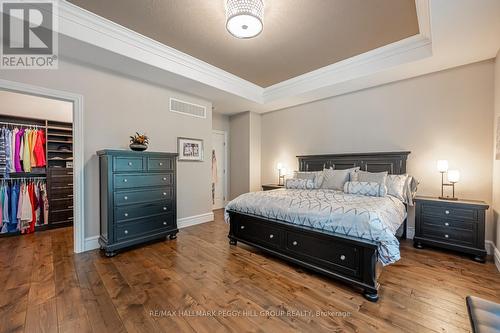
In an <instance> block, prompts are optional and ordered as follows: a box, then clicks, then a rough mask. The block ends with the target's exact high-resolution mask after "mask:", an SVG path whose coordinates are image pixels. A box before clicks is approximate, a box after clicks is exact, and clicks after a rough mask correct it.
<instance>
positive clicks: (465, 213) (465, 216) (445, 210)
mask: <svg viewBox="0 0 500 333" xmlns="http://www.w3.org/2000/svg"><path fill="white" fill-rule="evenodd" d="M421 210H422V214H423V215H432V216H439V217H444V218H453V219H461V220H470V221H475V220H477V211H476V210H475V209H473V208H458V207H451V206H450V205H447V206H445V205H439V204H434V203H424V204H422V207H421Z"/></svg>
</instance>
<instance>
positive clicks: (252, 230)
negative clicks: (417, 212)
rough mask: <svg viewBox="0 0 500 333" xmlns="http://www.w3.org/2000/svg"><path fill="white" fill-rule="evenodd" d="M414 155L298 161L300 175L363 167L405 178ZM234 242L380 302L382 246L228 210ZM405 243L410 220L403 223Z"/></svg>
mask: <svg viewBox="0 0 500 333" xmlns="http://www.w3.org/2000/svg"><path fill="white" fill-rule="evenodd" d="M409 154H410V152H408V151H403V152H388V153H357V154H332V155H310V156H297V158H298V159H299V170H300V171H320V170H323V168H329V167H330V166H333V165H335V169H348V168H352V167H360V168H361V170H365V171H370V172H381V171H388V172H389V174H404V173H406V159H407V157H408V155H409ZM228 213H229V216H230V229H229V235H228V237H229V243H230V244H231V245H236V244H237V242H238V241H240V242H242V243H245V244H248V245H251V246H253V247H256V248H258V249H260V250H263V251H265V252H267V253H270V254H272V255H275V256H277V257H279V258H281V259H284V260H287V261H290V262H292V263H295V264H298V265H301V266H303V267H306V268H309V269H311V270H314V271H316V272H319V273H322V274H324V275H326V276H329V277H331V278H334V279H337V280H340V281H343V282H346V283H348V284H350V285H352V286H354V287H359V288H361V289H362V290H363V295H364V297H365V298H366V299H367V300H369V301H372V302H376V301H377V300H378V289H379V283H378V282H377V277H378V275H377V271H380V270H378V269H377V262H378V260H377V244H376V242H373V241H369V240H364V239H360V238H356V237H350V236H346V235H341V234H336V233H333V232H326V231H318V230H317V229H313V228H310V227H307V226H299V225H294V224H290V223H286V222H283V221H278V220H273V219H268V218H265V217H262V216H254V215H248V214H242V213H238V212H235V211H228ZM402 237H403V238H406V220H405V221H404V223H403V236H402Z"/></svg>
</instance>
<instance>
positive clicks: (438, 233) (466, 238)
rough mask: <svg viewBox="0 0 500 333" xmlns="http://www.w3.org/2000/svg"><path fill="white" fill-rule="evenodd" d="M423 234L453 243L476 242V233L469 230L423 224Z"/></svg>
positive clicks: (465, 243) (467, 243)
mask: <svg viewBox="0 0 500 333" xmlns="http://www.w3.org/2000/svg"><path fill="white" fill-rule="evenodd" d="M422 235H423V236H424V237H428V238H433V239H437V240H440V241H444V242H449V243H453V244H461V245H472V244H473V243H474V233H473V232H471V231H468V230H460V229H452V228H439V227H434V226H428V225H423V226H422Z"/></svg>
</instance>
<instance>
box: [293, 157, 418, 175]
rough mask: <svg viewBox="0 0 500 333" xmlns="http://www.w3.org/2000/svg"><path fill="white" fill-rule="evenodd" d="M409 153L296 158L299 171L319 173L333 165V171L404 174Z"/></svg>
mask: <svg viewBox="0 0 500 333" xmlns="http://www.w3.org/2000/svg"><path fill="white" fill-rule="evenodd" d="M409 154H410V152H409V151H398V152H387V153H354V154H329V155H306V156H297V158H298V159H299V171H321V170H323V169H324V168H329V167H331V166H333V165H335V169H337V170H339V169H349V168H354V167H360V169H361V170H364V171H369V172H382V171H387V172H389V174H396V175H400V174H404V173H406V159H407V158H408V155H409Z"/></svg>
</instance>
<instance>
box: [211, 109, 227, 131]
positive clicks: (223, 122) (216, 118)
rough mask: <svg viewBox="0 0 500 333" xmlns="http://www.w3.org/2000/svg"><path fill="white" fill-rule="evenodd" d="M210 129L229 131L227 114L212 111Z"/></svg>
mask: <svg viewBox="0 0 500 333" xmlns="http://www.w3.org/2000/svg"><path fill="white" fill-rule="evenodd" d="M212 129H214V130H218V131H225V132H228V133H229V116H226V115H223V114H220V113H216V112H213V113H212Z"/></svg>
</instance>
